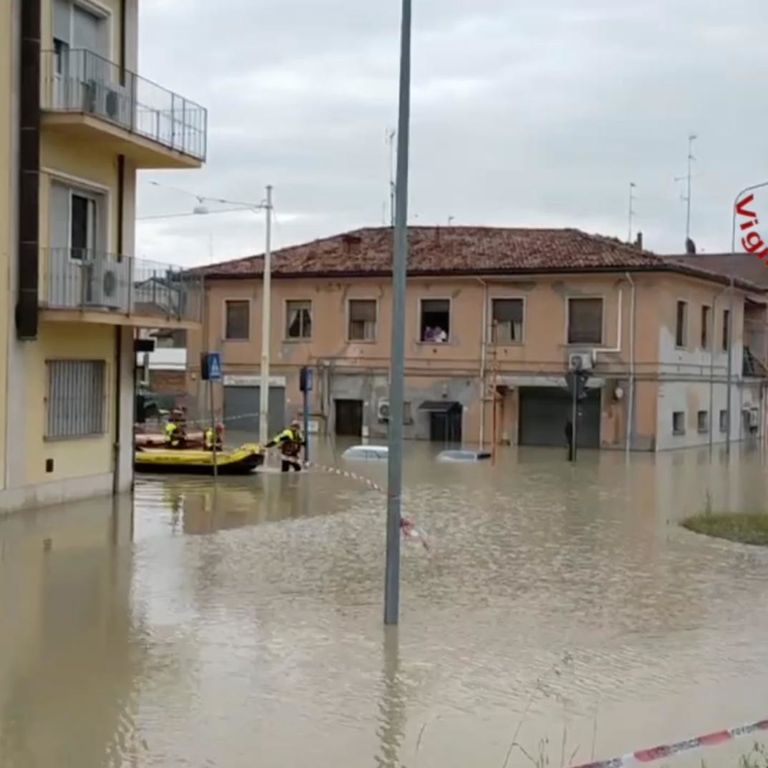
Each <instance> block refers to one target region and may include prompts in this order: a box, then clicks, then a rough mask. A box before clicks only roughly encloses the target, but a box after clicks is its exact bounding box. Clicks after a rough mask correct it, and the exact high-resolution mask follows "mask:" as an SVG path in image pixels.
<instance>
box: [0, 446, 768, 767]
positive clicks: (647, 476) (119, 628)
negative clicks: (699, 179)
mask: <svg viewBox="0 0 768 768" xmlns="http://www.w3.org/2000/svg"><path fill="white" fill-rule="evenodd" d="M345 447H347V446H346V445H345V444H339V445H335V446H334V445H326V446H319V447H318V452H317V456H318V459H319V460H320V461H321V462H324V463H327V464H331V463H336V462H337V459H336V458H335V456H336V455H337V453H339V452H341V451H342V450H343V449H344V448H345ZM434 456H435V451H434V449H432V447H430V446H423V445H411V446H408V453H407V459H406V463H405V473H406V490H405V502H404V503H405V512H406V513H407V514H408V515H410V516H412V517H414V518H415V519H416V520H417V522H418V523H419V524H420V525H421V526H423V527H424V528H425V529H426V530H427V532H428V533H429V535H430V542H431V544H432V552H431V554H429V555H427V554H426V553H425V552H424V551H423V550H422V549H421V547H419V546H418V545H417V546H406V547H404V550H403V590H402V600H403V611H402V625H401V627H400V629H399V632H398V631H397V630H395V631H393V632H386V633H384V632H383V630H382V626H381V611H382V605H381V603H382V590H383V575H384V574H383V571H384V541H385V525H384V511H385V500H384V498H383V496H382V494H380V493H377V492H375V491H371V490H370V489H368V488H366V487H364V486H362V485H361V484H357V483H355V482H354V481H352V480H351V479H349V478H339V477H336V476H333V475H329V474H324V473H321V472H309V473H306V474H301V475H296V474H291V475H281V474H280V473H277V472H268V473H263V474H257V475H255V476H253V477H250V478H244V479H237V478H222V479H221V480H220V481H219V483H218V484H217V485H216V486H215V487H214V486H213V484H212V483H211V482H210V481H209V480H206V479H195V478H187V479H185V478H159V479H158V478H143V479H141V480H140V481H139V482H138V484H137V489H136V504H135V509H134V510H133V513H132V510H131V508H130V506H129V505H125V504H123V505H122V506H118V507H115V508H114V509H113V508H112V507H111V506H110V505H109V504H106V503H105V502H103V501H97V502H89V503H87V504H78V505H68V506H67V507H66V508H64V509H57V510H49V511H47V512H44V513H37V514H25V515H20V516H15V517H11V518H8V519H5V520H3V521H0V765H2V766H3V768H5V766H13V768H16V766H19V767H20V768H21V767H23V768H28V767H29V766H32V767H33V768H35V767H36V766H46V767H47V766H57V767H58V766H59V765H76V766H102V765H104V766H132V765H158V766H159V765H190V766H198V765H226V766H234V767H235V768H239V766H243V768H246V766H248V767H250V766H252V765H254V761H257V762H258V765H259V768H278V767H279V768H283V767H284V766H293V765H296V766H303V765H317V766H325V765H378V766H386V767H387V768H390V767H393V768H394V767H395V766H401V765H411V766H412V765H414V764H418V765H419V766H422V767H425V766H440V768H459V767H461V768H464V767H465V766H467V765H498V766H500V765H502V764H503V761H504V759H505V755H506V754H507V752H508V751H509V748H510V743H511V742H512V741H513V736H514V735H515V732H516V731H517V730H518V726H519V734H518V738H517V740H518V741H519V742H520V744H521V746H522V747H523V748H525V749H526V750H527V751H528V752H529V753H530V754H536V753H537V750H538V749H539V745H540V744H544V745H547V748H548V749H551V750H552V751H551V753H550V754H549V758H550V761H551V762H552V763H557V762H560V759H561V752H562V746H561V738H562V736H563V733H564V731H565V730H566V729H567V737H568V738H567V745H568V749H567V752H568V753H569V754H570V753H571V752H572V750H573V749H576V748H578V750H579V751H578V753H577V756H576V757H577V759H579V760H582V759H588V758H589V757H590V755H591V753H592V741H593V738H594V737H593V734H594V728H595V711H598V712H599V717H598V719H599V723H598V729H597V733H598V737H597V739H596V743H595V745H594V752H595V754H596V755H598V756H603V755H605V756H610V755H612V754H622V753H624V752H626V751H628V750H630V749H633V748H636V747H642V746H648V745H649V744H654V743H660V742H664V741H668V740H677V739H680V738H682V737H685V736H688V735H694V734H697V733H703V732H707V731H710V730H716V729H718V728H722V727H724V726H728V725H732V724H736V723H740V722H749V721H750V720H754V719H758V718H760V717H763V716H764V712H763V711H762V710H763V707H764V705H765V702H764V695H763V693H762V692H763V691H764V690H765V687H766V686H768V670H766V669H765V667H764V664H763V663H762V661H761V659H762V647H763V638H764V636H765V634H766V633H767V632H768V610H766V608H765V599H764V596H765V591H766V588H768V552H766V551H764V550H756V549H746V548H742V547H739V546H737V545H733V544H729V543H726V542H718V541H712V540H708V539H704V538H701V537H698V536H695V535H693V534H690V533H688V532H686V531H682V530H680V529H679V527H678V526H677V522H678V521H679V520H680V519H681V518H682V517H684V516H685V515H687V514H691V513H693V512H697V511H700V510H702V509H704V508H705V507H706V506H707V505H709V506H711V508H713V509H715V510H717V509H733V510H746V509H765V494H766V491H768V487H767V486H768V481H767V480H766V478H767V474H766V472H765V456H764V454H763V453H762V451H759V450H754V449H747V450H743V451H733V452H732V453H731V455H730V456H728V455H726V454H725V452H724V451H720V450H714V451H713V452H712V453H711V454H710V453H709V451H703V452H702V451H687V452H676V453H670V454H664V455H660V456H650V455H648V456H636V457H635V456H633V457H632V459H631V461H630V462H629V463H627V462H626V460H625V457H624V456H623V455H622V454H620V453H589V452H586V451H585V452H582V453H580V457H579V462H578V463H577V464H576V465H571V464H568V463H567V462H565V461H564V456H563V455H562V452H561V451H547V450H545V449H544V450H539V449H514V448H512V449H509V450H506V451H503V452H502V453H501V455H500V457H499V462H498V464H497V466H496V467H492V466H491V465H490V463H477V464H471V465H469V464H467V465H464V464H453V465H446V464H438V463H437V462H435V460H434ZM347 466H348V467H349V468H354V469H355V470H356V471H358V472H360V473H362V474H364V475H366V476H367V477H370V478H371V479H373V480H375V481H376V482H378V483H381V484H383V483H384V482H385V480H386V478H385V475H386V466H385V464H383V463H382V462H370V463H363V464H348V465H347ZM563 659H569V663H568V664H562V663H561V662H562V660H563ZM553 670H555V672H553ZM546 739H548V740H549V741H548V742H547V741H546ZM572 745H573V746H572ZM514 754H515V757H516V759H517V758H520V759H522V758H521V755H522V753H521V752H519V751H516V752H515V753H514ZM678 762H679V761H678V760H677V759H676V760H675V761H674V764H675V765H677V764H678ZM510 764H511V765H517V764H518V763H516V762H511V763H510ZM680 764H683V762H680ZM691 764H692V763H691ZM713 764H717V763H713Z"/></svg>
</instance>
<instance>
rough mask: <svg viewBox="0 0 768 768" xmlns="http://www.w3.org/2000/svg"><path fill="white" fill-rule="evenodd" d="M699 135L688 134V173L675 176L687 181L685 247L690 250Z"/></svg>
mask: <svg viewBox="0 0 768 768" xmlns="http://www.w3.org/2000/svg"><path fill="white" fill-rule="evenodd" d="M698 138H699V137H698V136H697V135H696V134H695V133H690V134H688V173H687V174H686V175H685V176H678V177H676V178H675V181H676V182H681V181H684V182H685V183H686V192H685V195H683V198H682V199H683V200H684V201H685V247H686V251H687V250H688V244H689V243H690V241H691V200H692V199H693V195H692V191H693V163H694V161H695V160H696V156H695V155H694V154H693V142H694V141H696V139H698Z"/></svg>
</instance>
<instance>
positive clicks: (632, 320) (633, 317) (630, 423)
mask: <svg viewBox="0 0 768 768" xmlns="http://www.w3.org/2000/svg"><path fill="white" fill-rule="evenodd" d="M624 276H625V277H626V279H627V282H628V283H629V284H630V286H631V288H632V293H631V295H630V300H629V304H630V309H629V402H628V403H627V430H626V445H625V446H624V450H625V453H626V457H627V459H629V453H630V451H631V450H632V439H633V437H634V423H635V331H636V329H637V304H636V301H635V299H636V294H637V286H636V285H635V281H634V280H633V279H632V275H630V273H629V272H625V273H624ZM619 343H621V336H619Z"/></svg>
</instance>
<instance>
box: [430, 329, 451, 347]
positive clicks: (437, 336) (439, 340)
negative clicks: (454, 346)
mask: <svg viewBox="0 0 768 768" xmlns="http://www.w3.org/2000/svg"><path fill="white" fill-rule="evenodd" d="M432 341H434V342H435V343H436V344H444V343H445V342H446V341H448V334H447V333H446V332H445V331H444V330H443V329H442V328H441V327H440V326H439V325H438V326H437V328H435V330H434V338H433V339H432Z"/></svg>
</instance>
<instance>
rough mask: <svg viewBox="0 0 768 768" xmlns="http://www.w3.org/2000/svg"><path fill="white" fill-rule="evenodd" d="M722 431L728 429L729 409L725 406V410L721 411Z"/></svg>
mask: <svg viewBox="0 0 768 768" xmlns="http://www.w3.org/2000/svg"><path fill="white" fill-rule="evenodd" d="M720 431H721V432H727V431H728V411H727V410H726V409H725V408H723V410H722V411H720Z"/></svg>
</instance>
